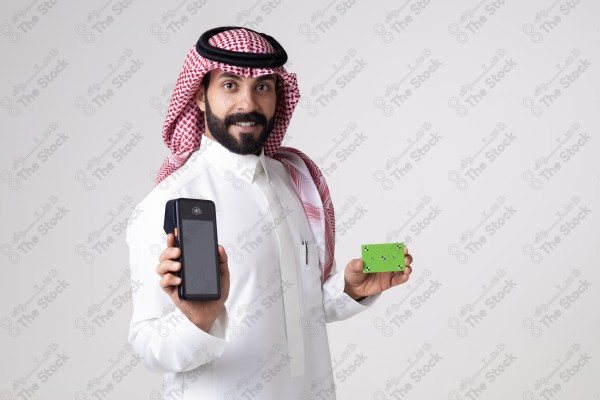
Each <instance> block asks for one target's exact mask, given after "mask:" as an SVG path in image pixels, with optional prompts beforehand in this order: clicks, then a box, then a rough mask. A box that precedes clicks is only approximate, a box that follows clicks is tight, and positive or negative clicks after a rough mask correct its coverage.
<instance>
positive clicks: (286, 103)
mask: <svg viewBox="0 0 600 400" xmlns="http://www.w3.org/2000/svg"><path fill="white" fill-rule="evenodd" d="M209 43H210V44H211V45H212V46H215V47H218V48H221V49H226V50H230V51H239V52H245V53H263V54H264V53H273V52H274V49H273V46H271V44H270V43H269V42H268V41H267V40H266V39H265V38H263V37H262V36H261V35H259V34H257V33H255V32H252V31H248V30H246V29H232V30H227V31H223V32H221V33H219V34H216V35H214V36H213V37H211V38H210V39H209ZM217 68H219V69H222V70H224V71H227V72H230V73H232V74H235V75H239V76H243V77H246V78H255V77H257V76H261V75H266V74H274V73H276V74H277V75H278V76H279V78H280V79H281V81H282V84H283V93H284V99H283V101H280V102H278V107H277V110H276V111H275V113H276V118H275V125H274V127H273V131H272V132H271V134H270V136H269V138H268V139H267V141H266V143H265V145H264V152H265V155H266V156H269V157H273V158H275V159H277V160H279V161H281V162H282V163H283V165H284V166H285V167H286V168H287V170H288V172H289V173H290V175H291V176H292V178H293V180H294V182H295V184H296V189H297V193H298V196H299V198H300V200H301V202H302V205H303V207H304V211H305V212H306V215H307V217H308V220H309V222H310V225H311V228H312V229H313V231H314V233H315V237H316V238H318V237H320V236H319V233H320V232H324V234H325V243H324V246H323V247H324V252H323V254H321V252H320V256H319V263H320V267H321V273H322V279H323V280H325V279H327V277H328V276H329V274H330V272H331V269H332V266H333V258H334V254H335V251H334V245H335V213H334V209H333V203H332V202H331V197H330V195H329V189H328V187H327V183H326V182H325V178H324V176H323V174H322V173H321V171H320V170H319V168H318V167H317V165H316V164H315V163H314V162H313V161H312V160H311V159H310V158H309V157H308V156H307V155H305V154H304V153H302V152H301V151H299V150H297V149H293V148H291V147H281V142H282V140H283V137H284V136H285V133H286V130H287V127H288V125H289V123H290V120H291V118H292V113H293V112H294V109H295V107H296V105H297V104H298V100H299V99H300V91H299V89H298V84H297V81H296V75H295V74H293V73H288V72H287V71H286V70H285V68H284V67H283V66H281V67H277V68H246V67H238V66H234V65H228V64H223V63H219V62H215V61H212V60H208V59H206V58H203V57H201V56H200V55H199V54H198V52H197V51H196V47H195V46H194V47H193V48H192V49H190V51H189V52H188V54H187V57H186V59H185V62H184V64H183V70H182V71H181V73H180V74H179V77H178V79H177V82H176V84H175V89H174V91H173V95H172V97H171V102H170V104H169V110H168V113H167V117H166V119H165V123H164V126H163V132H162V136H163V140H164V142H165V144H166V145H167V147H168V148H169V149H170V150H171V152H172V154H171V155H170V156H168V157H167V158H166V160H165V161H164V162H163V164H162V166H161V167H160V170H159V172H158V175H157V177H156V184H158V183H160V182H161V181H162V180H163V179H165V178H166V177H167V176H169V175H170V174H171V173H173V171H175V170H177V169H178V168H179V167H181V166H182V165H183V164H184V163H185V162H186V161H187V159H188V158H189V157H190V156H191V155H192V153H194V152H195V151H196V150H198V148H199V147H200V141H201V140H202V135H203V134H204V130H205V127H204V113H203V112H202V111H201V110H200V109H199V108H198V106H197V105H196V102H195V100H194V94H195V93H196V91H197V90H198V88H199V86H200V84H201V82H202V78H204V75H206V73H208V72H209V71H211V70H213V69H217ZM289 154H295V155H296V156H298V157H300V158H301V159H302V160H303V161H304V163H305V164H306V167H307V168H308V170H309V172H310V175H311V178H312V180H313V182H314V186H312V185H307V184H306V182H305V181H304V183H303V180H302V179H300V177H299V175H298V172H299V171H298V170H297V169H296V168H295V167H294V166H293V165H292V164H293V163H292V162H290V161H289ZM314 190H317V191H318V196H315V193H311V191H312V192H314ZM318 203H320V204H318Z"/></svg>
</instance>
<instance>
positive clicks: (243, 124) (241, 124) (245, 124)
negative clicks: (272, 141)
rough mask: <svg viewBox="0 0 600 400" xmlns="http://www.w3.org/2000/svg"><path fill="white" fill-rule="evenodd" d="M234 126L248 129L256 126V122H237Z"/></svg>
mask: <svg viewBox="0 0 600 400" xmlns="http://www.w3.org/2000/svg"><path fill="white" fill-rule="evenodd" d="M236 125H239V126H245V127H248V126H254V125H256V122H237V123H236Z"/></svg>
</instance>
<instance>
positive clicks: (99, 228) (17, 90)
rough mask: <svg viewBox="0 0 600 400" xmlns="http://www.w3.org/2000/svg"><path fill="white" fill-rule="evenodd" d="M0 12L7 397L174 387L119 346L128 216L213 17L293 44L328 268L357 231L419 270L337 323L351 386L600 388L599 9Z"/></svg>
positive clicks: (122, 393) (213, 4)
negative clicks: (329, 217)
mask: <svg viewBox="0 0 600 400" xmlns="http://www.w3.org/2000/svg"><path fill="white" fill-rule="evenodd" d="M0 7H1V10H2V12H1V17H0V24H1V35H0V46H1V47H0V52H1V54H2V59H3V60H4V61H3V63H2V76H1V79H0V98H1V103H0V106H1V107H0V118H1V125H2V141H3V145H2V146H1V147H0V152H1V154H2V157H1V160H2V161H1V163H2V165H0V170H1V177H2V180H1V186H0V187H1V188H2V204H3V205H4V206H3V207H2V211H1V213H2V214H1V217H2V218H1V220H2V221H3V228H2V235H1V237H0V243H1V247H0V250H1V252H0V260H1V262H2V270H3V279H2V280H1V283H0V285H1V292H2V305H1V306H0V322H1V327H2V329H0V335H1V340H2V341H1V343H2V348H1V349H2V350H1V354H2V357H1V360H2V361H1V362H2V370H1V371H0V372H1V373H0V376H1V377H0V398H1V399H2V400H7V399H21V398H23V399H29V398H37V399H48V398H58V396H60V398H63V399H77V400H82V399H95V398H119V399H122V398H136V399H160V398H162V394H161V390H162V378H161V376H160V375H156V374H152V373H150V372H148V371H146V370H145V369H144V367H143V366H141V364H136V360H135V358H133V355H132V354H131V351H130V349H129V347H128V345H127V333H128V327H129V320H130V317H131V313H132V307H131V302H130V300H129V298H130V290H131V287H132V286H131V285H130V280H129V277H128V275H127V271H128V265H127V254H128V250H127V246H126V243H125V241H124V229H123V228H124V227H125V226H126V225H127V218H128V217H129V216H130V215H135V213H133V214H132V207H133V206H134V205H135V204H137V203H138V202H139V201H141V199H143V198H144V197H145V196H146V194H147V193H149V191H150V190H151V189H152V187H153V181H154V177H155V175H156V172H157V169H158V168H159V166H160V165H161V163H162V161H163V159H164V157H165V156H166V155H167V154H168V153H167V148H166V147H165V146H164V144H163V142H162V139H161V128H162V124H163V121H164V116H165V112H166V107H167V105H168V102H169V97H170V95H171V91H172V88H173V85H174V83H175V80H176V78H177V75H178V73H179V71H180V69H181V66H182V63H183V60H184V57H185V54H186V52H187V51H188V50H189V49H190V48H191V47H192V46H193V45H194V43H195V41H196V39H197V38H198V36H199V35H200V33H202V32H203V31H205V30H206V29H209V28H211V27H214V26H219V25H243V26H247V27H250V28H252V29H255V30H258V31H260V32H265V33H268V34H270V35H272V36H274V37H275V38H277V40H278V41H280V43H282V44H283V45H284V47H285V48H286V50H287V52H288V54H289V62H288V64H287V65H286V67H287V69H288V70H289V71H292V72H295V73H297V74H298V80H299V84H300V89H301V93H302V95H303V100H302V102H301V103H300V104H299V106H298V107H297V110H296V112H295V114H294V118H293V119H292V123H291V126H290V128H289V131H288V136H289V138H288V139H287V141H286V144H287V145H290V146H293V147H297V148H299V149H301V150H302V151H304V152H305V153H306V154H308V155H309V156H311V157H312V158H313V159H314V160H315V161H317V163H318V165H319V166H320V167H321V168H322V169H323V170H324V171H326V172H327V181H328V184H329V188H330V190H331V193H332V197H333V201H334V205H335V207H336V214H337V215H336V222H337V224H338V233H337V240H338V241H337V246H336V258H337V263H338V268H340V269H342V268H343V267H344V266H345V265H346V263H347V262H348V261H349V260H350V259H351V258H357V257H359V256H360V251H359V246H360V244H361V243H377V242H388V241H405V242H406V243H407V246H408V248H409V249H410V252H411V253H412V254H413V255H414V264H413V266H414V272H413V274H412V276H411V279H410V281H409V283H407V284H405V285H402V286H400V287H397V288H394V289H391V290H389V291H387V292H385V293H384V294H383V296H382V299H381V302H380V304H379V305H378V306H377V307H374V308H372V309H370V310H368V311H366V312H364V313H362V314H359V315H358V316H356V317H354V318H352V319H350V320H347V321H343V322H338V323H334V324H331V325H329V326H328V331H329V335H330V342H331V356H332V363H333V365H334V374H335V375H336V377H335V380H336V385H337V394H338V398H340V399H348V398H353V399H359V398H360V399H396V398H438V399H441V398H448V399H450V400H455V399H456V400H458V399H475V398H486V399H500V398H503V399H507V398H510V399H521V398H522V399H525V400H528V399H547V398H552V399H572V398H582V399H584V398H585V399H597V398H600V397H599V392H600V391H599V388H598V375H599V372H600V368H599V365H600V364H599V360H598V358H599V357H600V349H599V346H598V336H599V334H600V327H599V317H598V311H597V305H598V302H599V300H600V299H599V296H598V290H597V285H598V284H599V282H600V280H599V278H600V274H599V272H598V267H599V266H600V263H599V259H600V257H599V242H598V237H599V236H598V234H599V229H598V223H599V222H600V221H599V218H598V213H599V211H598V209H597V206H598V204H600V202H599V200H600V190H599V162H598V156H597V155H598V152H599V145H598V136H597V133H598V127H599V125H600V124H599V122H600V121H599V120H598V112H599V97H598V90H599V88H600V86H599V79H598V65H599V63H600V58H599V55H600V54H599V49H600V46H599V45H600V41H599V34H600V31H599V29H600V28H599V25H598V16H599V12H600V3H598V2H594V1H590V0H587V1H560V0H559V1H551V0H546V1H527V2H517V1H506V2H501V1H485V0H484V1H453V2H442V1H432V2H417V1H410V0H408V1H396V2H391V1H387V2H377V3H374V2H367V1H343V0H337V1H336V0H333V1H327V2H316V1H313V2H307V1H305V2H301V3H300V2H291V1H279V2H278V1H267V0H257V1H251V2H241V1H238V2H223V1H219V2H217V1H212V0H207V1H204V2H203V1H191V0H187V1H186V0H182V1H171V2H142V1H140V0H130V1H126V0H120V1H117V0H103V1H93V2H75V1H64V0H58V1H51V0H48V1H42V0H35V1H31V0H29V1H22V2H18V1H3V2H2V4H1V6H0ZM402 21H403V22H404V23H401V22H402ZM420 57H421V58H420ZM355 68H356V69H355ZM119 76H121V78H119ZM344 76H345V77H346V78H344ZM115 79H116V81H115ZM344 79H346V81H345V83H344V84H342V81H343V80H344ZM494 80H495V82H494ZM417 81H419V82H420V85H419V87H418V88H417V85H416V83H415V82H417ZM491 82H494V85H493V87H492V83H491ZM342 86H343V87H342ZM332 90H335V91H336V94H335V95H333V94H331V91H332ZM407 91H408V94H407V95H406V96H405V97H404V98H403V99H401V97H400V96H401V95H402V94H405V93H406V92H407ZM482 91H483V92H482ZM325 94H329V100H327V98H326V96H325ZM357 134H359V136H356V135H357ZM360 134H362V135H363V139H359V137H360ZM119 149H121V154H122V156H121V157H117V156H115V155H113V153H114V152H115V151H117V152H118V151H119ZM344 151H346V153H347V154H346V155H345V157H342V155H343V154H344V153H343V152H344ZM494 151H495V152H496V153H495V154H496V156H495V159H493V160H492V157H491V155H492V154H494V153H493V152H494ZM419 152H420V153H419ZM417 155H419V156H418V157H417ZM567 157H568V159H567ZM332 164H335V165H332ZM482 164H484V165H482ZM361 209H362V211H357V210H361ZM358 216H360V218H358ZM419 224H420V225H419ZM148 267H149V268H154V266H148ZM133 287H134V288H135V283H134V285H133ZM594 304H596V306H594ZM357 360H363V361H362V362H360V363H359V362H358V361H357ZM355 361H357V362H356V364H355ZM407 385H408V386H407ZM482 385H483V386H482ZM100 389H103V390H100ZM476 389H478V390H479V391H477V390H476Z"/></svg>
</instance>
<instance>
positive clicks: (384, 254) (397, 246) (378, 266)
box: [360, 243, 406, 273]
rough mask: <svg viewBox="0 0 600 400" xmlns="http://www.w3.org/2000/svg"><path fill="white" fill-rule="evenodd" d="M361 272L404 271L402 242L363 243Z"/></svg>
mask: <svg viewBox="0 0 600 400" xmlns="http://www.w3.org/2000/svg"><path fill="white" fill-rule="evenodd" d="M360 249H361V253H362V260H363V272H365V273H369V272H390V271H391V272H394V271H404V270H405V269H406V264H405V262H404V243H381V244H363V245H362V246H361V247H360Z"/></svg>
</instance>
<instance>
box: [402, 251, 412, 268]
mask: <svg viewBox="0 0 600 400" xmlns="http://www.w3.org/2000/svg"><path fill="white" fill-rule="evenodd" d="M412 262H413V257H412V256H411V255H410V254H408V253H406V255H405V256H404V263H405V264H406V265H407V266H408V265H410V264H412Z"/></svg>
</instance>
